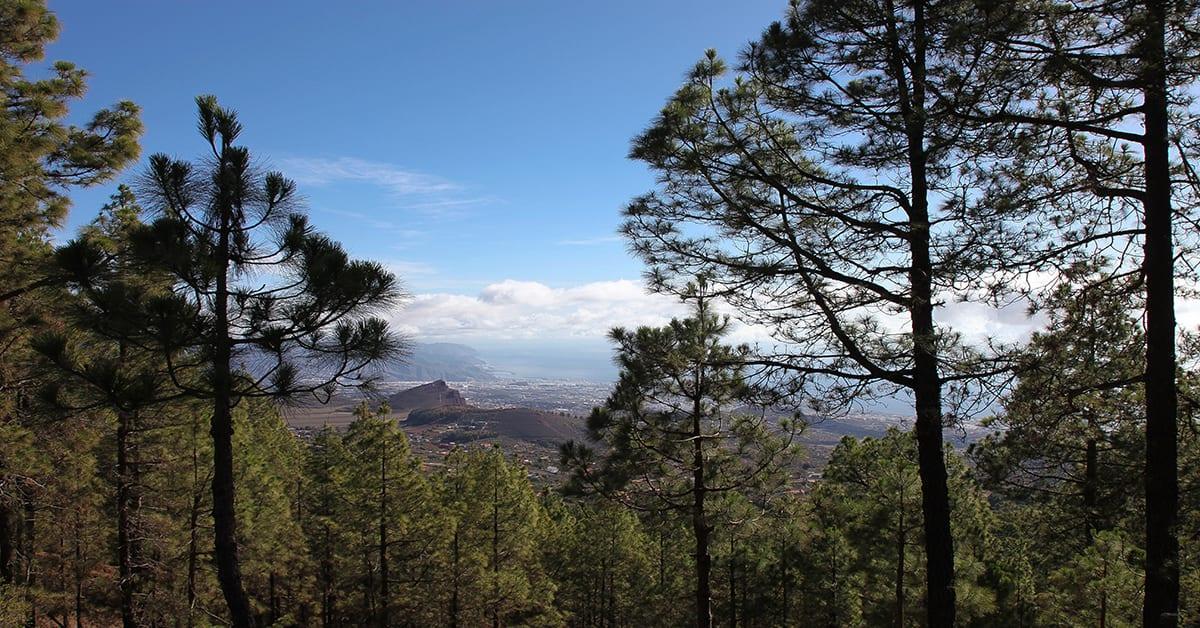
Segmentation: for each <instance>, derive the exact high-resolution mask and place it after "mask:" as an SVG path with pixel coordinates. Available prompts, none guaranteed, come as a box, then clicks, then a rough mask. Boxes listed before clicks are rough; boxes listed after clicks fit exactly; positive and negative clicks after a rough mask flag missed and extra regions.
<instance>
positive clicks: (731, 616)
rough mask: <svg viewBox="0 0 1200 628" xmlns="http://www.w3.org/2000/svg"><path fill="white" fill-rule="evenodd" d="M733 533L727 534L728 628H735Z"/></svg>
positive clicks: (735, 599) (735, 592)
mask: <svg viewBox="0 0 1200 628" xmlns="http://www.w3.org/2000/svg"><path fill="white" fill-rule="evenodd" d="M735 551H736V550H735V548H734V541H733V531H732V530H730V533H729V628H737V565H736V564H735V562H734V559H733V557H734V552H735Z"/></svg>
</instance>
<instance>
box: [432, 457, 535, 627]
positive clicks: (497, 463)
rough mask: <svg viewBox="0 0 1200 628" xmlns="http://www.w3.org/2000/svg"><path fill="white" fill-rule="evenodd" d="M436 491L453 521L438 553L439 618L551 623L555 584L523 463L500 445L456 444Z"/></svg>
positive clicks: (460, 622)
mask: <svg viewBox="0 0 1200 628" xmlns="http://www.w3.org/2000/svg"><path fill="white" fill-rule="evenodd" d="M440 484H441V486H440V487H439V488H440V490H439V494H440V495H439V496H440V498H441V502H442V508H443V509H444V512H445V515H446V517H447V524H448V526H449V527H450V531H449V539H448V542H447V546H446V547H445V548H444V550H443V552H444V553H443V557H442V560H441V563H442V568H441V572H442V573H441V577H440V578H439V580H440V587H439V588H440V590H441V591H442V592H443V596H444V604H445V609H446V611H445V614H444V615H443V617H444V623H446V624H448V625H451V626H482V625H491V626H493V627H498V626H503V625H510V624H523V625H555V624H557V623H559V618H558V614H557V611H556V610H555V609H554V608H553V605H552V602H553V599H554V584H553V583H552V582H550V581H549V580H548V579H547V578H546V575H545V572H544V571H543V570H542V564H541V555H540V552H539V551H538V549H539V545H540V543H541V540H542V534H543V533H544V532H545V523H544V517H545V513H543V512H542V510H541V507H540V504H538V501H537V498H536V496H535V495H534V493H533V489H532V487H530V485H529V479H528V476H527V473H526V471H525V470H524V469H522V468H521V467H519V466H516V465H511V464H509V463H508V462H507V461H505V459H504V455H503V454H502V453H500V451H499V450H497V449H489V450H475V451H469V452H468V451H463V450H455V451H454V452H452V453H451V454H450V455H449V457H448V458H447V460H446V468H445V471H444V472H443V474H442V476H441V478H440Z"/></svg>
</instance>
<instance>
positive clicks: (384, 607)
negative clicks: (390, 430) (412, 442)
mask: <svg viewBox="0 0 1200 628" xmlns="http://www.w3.org/2000/svg"><path fill="white" fill-rule="evenodd" d="M387 458H388V451H387V436H386V435H385V436H384V439H383V455H382V456H381V460H380V462H379V625H380V627H381V628H387V626H388V622H389V618H388V606H389V604H390V601H389V600H388V556H387V544H388V529H387V517H388V501H387V500H388V495H387Z"/></svg>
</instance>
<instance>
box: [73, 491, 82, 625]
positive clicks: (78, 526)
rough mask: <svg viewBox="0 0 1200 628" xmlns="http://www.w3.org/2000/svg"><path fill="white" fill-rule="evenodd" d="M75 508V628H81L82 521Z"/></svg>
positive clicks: (77, 508) (77, 507) (77, 509)
mask: <svg viewBox="0 0 1200 628" xmlns="http://www.w3.org/2000/svg"><path fill="white" fill-rule="evenodd" d="M79 508H80V507H79V506H76V508H75V538H74V544H75V547H74V550H75V574H74V576H75V628H83V538H82V537H83V521H82V518H81V517H80V516H79V514H80V513H79Z"/></svg>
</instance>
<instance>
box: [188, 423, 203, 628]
mask: <svg viewBox="0 0 1200 628" xmlns="http://www.w3.org/2000/svg"><path fill="white" fill-rule="evenodd" d="M198 429H199V426H198V420H197V419H196V417H194V416H193V419H192V507H191V510H189V511H188V555H187V607H188V623H187V625H188V628H191V626H193V625H195V611H196V608H195V607H196V568H197V567H198V565H197V562H198V560H199V554H200V506H201V505H202V504H203V503H204V493H203V491H202V489H201V482H200V450H199V448H200V436H199V434H197V431H198Z"/></svg>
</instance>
